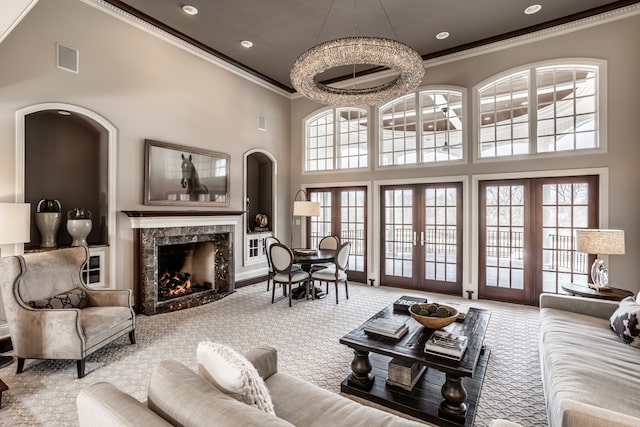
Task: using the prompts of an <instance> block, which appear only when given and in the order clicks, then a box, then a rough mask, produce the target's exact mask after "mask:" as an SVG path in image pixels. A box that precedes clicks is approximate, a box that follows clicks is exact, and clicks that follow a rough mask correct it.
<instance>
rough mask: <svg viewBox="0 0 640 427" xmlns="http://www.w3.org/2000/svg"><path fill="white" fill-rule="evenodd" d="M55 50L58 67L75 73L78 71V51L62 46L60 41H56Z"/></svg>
mask: <svg viewBox="0 0 640 427" xmlns="http://www.w3.org/2000/svg"><path fill="white" fill-rule="evenodd" d="M56 50H57V57H58V68H61V69H63V70H67V71H71V72H72V73H76V74H77V73H78V72H79V71H78V70H79V62H78V61H79V60H78V51H77V50H76V49H73V48H71V47H67V46H63V45H61V44H60V43H56Z"/></svg>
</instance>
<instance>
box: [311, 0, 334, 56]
mask: <svg viewBox="0 0 640 427" xmlns="http://www.w3.org/2000/svg"><path fill="white" fill-rule="evenodd" d="M335 1H336V0H331V4H330V5H329V9H328V10H327V14H326V15H325V16H324V21H322V26H321V27H320V31H319V32H318V36H317V37H316V41H315V43H314V45H317V44H318V42H319V41H320V36H321V35H322V31H324V27H325V25H327V19H329V14H330V13H331V9H333V3H335Z"/></svg>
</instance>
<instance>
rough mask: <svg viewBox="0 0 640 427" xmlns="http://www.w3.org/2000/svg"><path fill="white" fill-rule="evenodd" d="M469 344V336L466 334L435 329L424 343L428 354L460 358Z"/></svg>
mask: <svg viewBox="0 0 640 427" xmlns="http://www.w3.org/2000/svg"><path fill="white" fill-rule="evenodd" d="M468 344H469V337H466V336H464V335H457V334H452V333H451V332H445V331H435V332H434V333H433V334H431V336H430V337H429V339H428V340H427V342H426V344H425V345H424V351H425V353H427V354H433V355H435V356H440V357H447V358H450V359H455V360H460V359H462V356H463V355H464V351H465V350H466V349H467V345H468Z"/></svg>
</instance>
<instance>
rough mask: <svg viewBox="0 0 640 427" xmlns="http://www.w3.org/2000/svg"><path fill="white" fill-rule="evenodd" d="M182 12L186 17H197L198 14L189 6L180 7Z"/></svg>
mask: <svg viewBox="0 0 640 427" xmlns="http://www.w3.org/2000/svg"><path fill="white" fill-rule="evenodd" d="M182 10H183V11H184V13H186V14H187V15H197V14H198V8H196V7H195V6H191V5H190V4H185V5H184V6H182Z"/></svg>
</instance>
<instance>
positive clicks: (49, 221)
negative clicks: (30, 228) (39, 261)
mask: <svg viewBox="0 0 640 427" xmlns="http://www.w3.org/2000/svg"><path fill="white" fill-rule="evenodd" d="M61 222H62V213H60V212H36V226H37V227H38V231H39V232H40V247H41V248H55V247H56V246H58V243H57V241H56V235H57V234H58V229H60V223H61Z"/></svg>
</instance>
